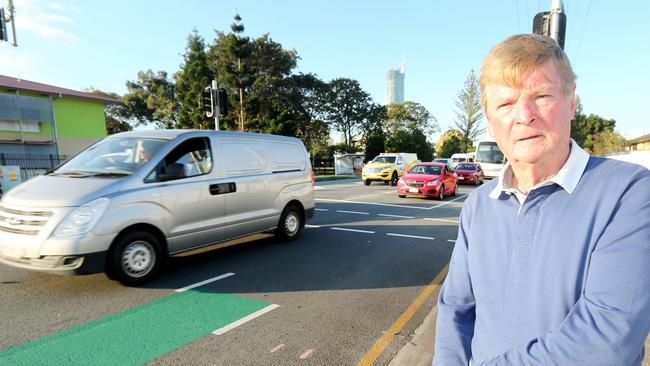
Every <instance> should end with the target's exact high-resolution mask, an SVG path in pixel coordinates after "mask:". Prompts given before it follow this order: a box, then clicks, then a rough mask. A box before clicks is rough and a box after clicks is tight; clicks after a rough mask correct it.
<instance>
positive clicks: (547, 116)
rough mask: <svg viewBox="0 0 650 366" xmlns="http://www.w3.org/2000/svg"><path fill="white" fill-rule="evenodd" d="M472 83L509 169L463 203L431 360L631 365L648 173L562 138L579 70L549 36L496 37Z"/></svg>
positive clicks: (640, 329) (641, 286)
mask: <svg viewBox="0 0 650 366" xmlns="http://www.w3.org/2000/svg"><path fill="white" fill-rule="evenodd" d="M480 84H481V99H482V102H483V107H484V109H485V114H486V117H487V120H488V123H489V127H490V130H491V131H492V133H493V135H494V138H495V139H496V141H497V144H498V145H499V147H500V148H501V151H503V153H504V155H505V156H506V157H507V158H508V163H507V164H506V166H505V167H504V169H503V172H502V173H501V175H500V177H498V179H494V180H493V181H492V182H490V183H489V184H486V185H484V186H483V187H481V188H479V189H477V190H475V191H474V192H473V193H472V194H471V195H470V196H469V197H468V199H467V200H466V201H465V204H464V207H463V211H462V213H461V219H460V227H459V232H458V240H457V241H456V245H455V247H454V252H453V255H452V258H451V263H450V269H449V274H448V276H447V279H446V280H445V283H444V285H443V287H442V290H441V292H440V297H439V300H438V319H437V325H436V345H435V355H434V360H433V365H444V366H455V365H462V366H467V365H468V363H470V364H472V365H570V366H577V365H589V366H596V365H617V366H618V365H624V366H629V365H641V362H642V359H643V355H644V341H645V338H646V337H647V335H648V330H649V329H650V171H648V170H647V169H645V168H643V167H641V166H639V165H633V164H628V163H623V162H619V161H615V160H610V159H605V158H600V157H593V156H589V155H588V154H587V153H586V152H585V151H584V150H582V149H581V148H580V146H578V145H577V144H576V143H575V141H573V140H571V138H570V131H571V120H572V119H573V116H574V113H575V109H576V98H575V75H574V73H573V71H572V70H571V65H570V63H569V60H568V58H567V56H566V54H565V53H564V51H562V49H561V48H560V47H559V46H558V45H557V44H556V43H555V41H553V40H552V39H550V38H547V37H543V36H538V35H516V36H513V37H510V38H508V39H506V40H505V41H503V42H501V43H499V44H498V45H496V46H495V47H494V48H493V49H492V50H491V51H490V53H489V54H488V56H487V57H486V58H485V60H484V61H483V65H482V67H481V74H480Z"/></svg>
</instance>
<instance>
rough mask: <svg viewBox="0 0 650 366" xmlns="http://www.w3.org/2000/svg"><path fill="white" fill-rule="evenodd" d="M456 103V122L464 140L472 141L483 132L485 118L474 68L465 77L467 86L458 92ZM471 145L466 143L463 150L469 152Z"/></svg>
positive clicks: (462, 147)
mask: <svg viewBox="0 0 650 366" xmlns="http://www.w3.org/2000/svg"><path fill="white" fill-rule="evenodd" d="M454 103H455V104H456V110H455V111H454V113H455V114H456V121H455V122H454V124H455V125H456V128H457V129H458V131H460V133H461V134H462V135H463V137H464V141H470V142H471V141H472V140H474V139H476V138H477V137H478V135H479V134H481V133H482V132H483V129H481V128H480V123H481V119H482V118H483V112H482V109H481V93H480V89H479V84H478V79H477V78H476V75H475V74H474V70H470V72H469V75H467V79H465V86H464V88H463V89H462V90H461V91H459V92H458V99H457V100H456V101H455V102H454ZM469 147H470V146H469V145H468V144H466V143H464V144H463V146H461V150H462V151H463V152H467V151H468V150H469Z"/></svg>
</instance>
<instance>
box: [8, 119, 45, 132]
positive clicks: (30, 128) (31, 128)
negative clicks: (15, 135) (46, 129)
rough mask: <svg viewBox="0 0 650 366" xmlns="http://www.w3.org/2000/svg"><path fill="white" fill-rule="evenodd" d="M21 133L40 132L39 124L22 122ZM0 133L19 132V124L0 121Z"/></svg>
mask: <svg viewBox="0 0 650 366" xmlns="http://www.w3.org/2000/svg"><path fill="white" fill-rule="evenodd" d="M22 124H23V132H38V133H40V132H41V124H40V122H33V121H23V123H22ZM0 131H12V132H13V131H16V132H20V122H18V121H4V120H0Z"/></svg>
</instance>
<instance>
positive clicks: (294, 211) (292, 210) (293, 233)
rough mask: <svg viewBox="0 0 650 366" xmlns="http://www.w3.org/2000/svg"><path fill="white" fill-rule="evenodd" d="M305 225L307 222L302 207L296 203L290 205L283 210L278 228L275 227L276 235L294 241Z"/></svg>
mask: <svg viewBox="0 0 650 366" xmlns="http://www.w3.org/2000/svg"><path fill="white" fill-rule="evenodd" d="M303 226H305V222H304V219H303V217H302V213H301V212H300V209H298V207H296V206H294V205H290V206H287V207H286V208H285V209H284V211H282V216H280V222H279V223H278V227H277V229H275V235H277V236H279V237H280V238H281V239H282V240H284V241H294V240H296V239H297V238H298V235H300V231H301V230H302V228H303Z"/></svg>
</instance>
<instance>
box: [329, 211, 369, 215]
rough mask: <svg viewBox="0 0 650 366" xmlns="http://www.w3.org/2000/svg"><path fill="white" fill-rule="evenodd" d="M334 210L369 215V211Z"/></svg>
mask: <svg viewBox="0 0 650 366" xmlns="http://www.w3.org/2000/svg"><path fill="white" fill-rule="evenodd" d="M336 212H340V213H347V214H355V215H370V212H360V211H346V210H336Z"/></svg>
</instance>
